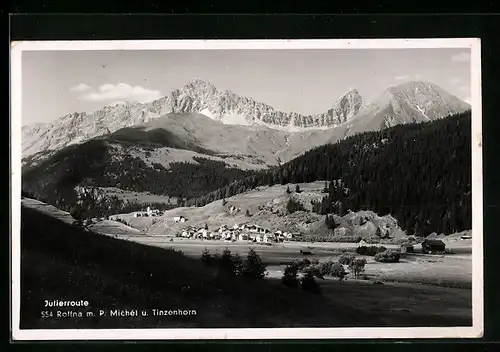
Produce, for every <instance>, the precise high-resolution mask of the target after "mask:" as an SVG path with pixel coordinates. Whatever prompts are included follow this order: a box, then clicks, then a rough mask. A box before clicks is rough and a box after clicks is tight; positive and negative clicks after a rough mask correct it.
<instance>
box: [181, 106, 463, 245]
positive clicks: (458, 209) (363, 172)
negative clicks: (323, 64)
mask: <svg viewBox="0 0 500 352" xmlns="http://www.w3.org/2000/svg"><path fill="white" fill-rule="evenodd" d="M318 180H328V181H329V182H328V183H327V185H326V188H327V189H325V191H324V192H325V193H324V198H323V201H322V202H319V203H318V204H314V211H316V212H318V213H320V214H329V213H337V214H339V215H344V214H346V213H347V211H348V210H352V211H357V210H362V209H366V210H373V211H374V212H376V213H378V214H379V215H385V214H391V215H393V216H394V217H395V218H396V219H397V220H398V222H399V224H400V226H401V227H402V228H403V229H404V230H405V231H406V233H407V234H408V235H410V234H415V235H420V236H427V235H429V234H430V233H432V232H437V233H444V234H450V233H453V232H457V231H462V230H467V229H471V228H472V195H471V182H472V178H471V115H470V111H469V112H465V113H463V114H457V115H453V116H450V117H447V118H444V119H441V120H437V121H433V122H426V123H415V124H407V125H398V126H395V127H392V128H388V129H384V130H381V131H376V132H367V133H362V134H358V135H355V136H353V137H350V138H347V139H345V140H343V141H340V142H338V143H336V144H329V145H324V146H321V147H318V148H315V149H313V150H310V151H308V152H306V153H305V154H304V155H302V156H300V157H298V158H296V159H294V160H292V161H290V162H288V163H286V164H284V165H282V166H281V167H278V168H273V169H271V170H269V171H268V172H265V173H259V174H255V175H252V176H250V177H247V178H245V179H243V180H238V181H236V182H233V183H231V184H230V185H227V186H225V187H224V188H222V189H219V190H216V191H214V192H211V193H209V194H207V195H205V196H203V197H199V198H195V199H190V200H188V204H189V205H198V206H200V205H204V204H206V203H209V202H212V201H215V200H217V199H221V198H224V197H225V198H227V197H230V196H232V195H235V194H238V193H242V192H245V191H247V190H249V189H252V188H255V187H257V186H264V185H269V186H272V185H274V184H287V183H303V182H313V181H318Z"/></svg>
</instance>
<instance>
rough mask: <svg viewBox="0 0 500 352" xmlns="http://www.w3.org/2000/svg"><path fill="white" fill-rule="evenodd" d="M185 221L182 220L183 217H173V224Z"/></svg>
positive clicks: (184, 219)
mask: <svg viewBox="0 0 500 352" xmlns="http://www.w3.org/2000/svg"><path fill="white" fill-rule="evenodd" d="M185 221H186V218H184V216H182V215H181V216H175V217H174V222H175V223H178V222H185Z"/></svg>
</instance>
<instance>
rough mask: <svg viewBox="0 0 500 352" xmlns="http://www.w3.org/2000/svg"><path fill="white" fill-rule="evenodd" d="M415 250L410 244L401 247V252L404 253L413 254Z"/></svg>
mask: <svg viewBox="0 0 500 352" xmlns="http://www.w3.org/2000/svg"><path fill="white" fill-rule="evenodd" d="M413 251H414V248H413V245H412V244H410V243H406V244H402V245H401V252H402V253H413Z"/></svg>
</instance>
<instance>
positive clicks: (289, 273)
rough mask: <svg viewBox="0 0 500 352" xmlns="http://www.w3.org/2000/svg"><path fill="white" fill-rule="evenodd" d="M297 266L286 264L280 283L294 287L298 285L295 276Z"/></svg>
mask: <svg viewBox="0 0 500 352" xmlns="http://www.w3.org/2000/svg"><path fill="white" fill-rule="evenodd" d="M297 271H298V269H297V267H296V266H295V265H293V264H292V265H288V266H287V267H286V268H285V271H284V273H283V277H282V278H281V283H282V284H283V285H285V286H288V287H293V288H296V287H298V286H299V279H298V278H297Z"/></svg>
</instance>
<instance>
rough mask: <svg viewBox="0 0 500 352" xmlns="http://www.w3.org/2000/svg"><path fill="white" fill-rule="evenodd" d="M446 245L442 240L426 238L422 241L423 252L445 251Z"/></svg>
mask: <svg viewBox="0 0 500 352" xmlns="http://www.w3.org/2000/svg"><path fill="white" fill-rule="evenodd" d="M445 248H446V245H445V244H444V242H443V241H441V240H425V241H424V242H422V253H438V252H444V251H445Z"/></svg>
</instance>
